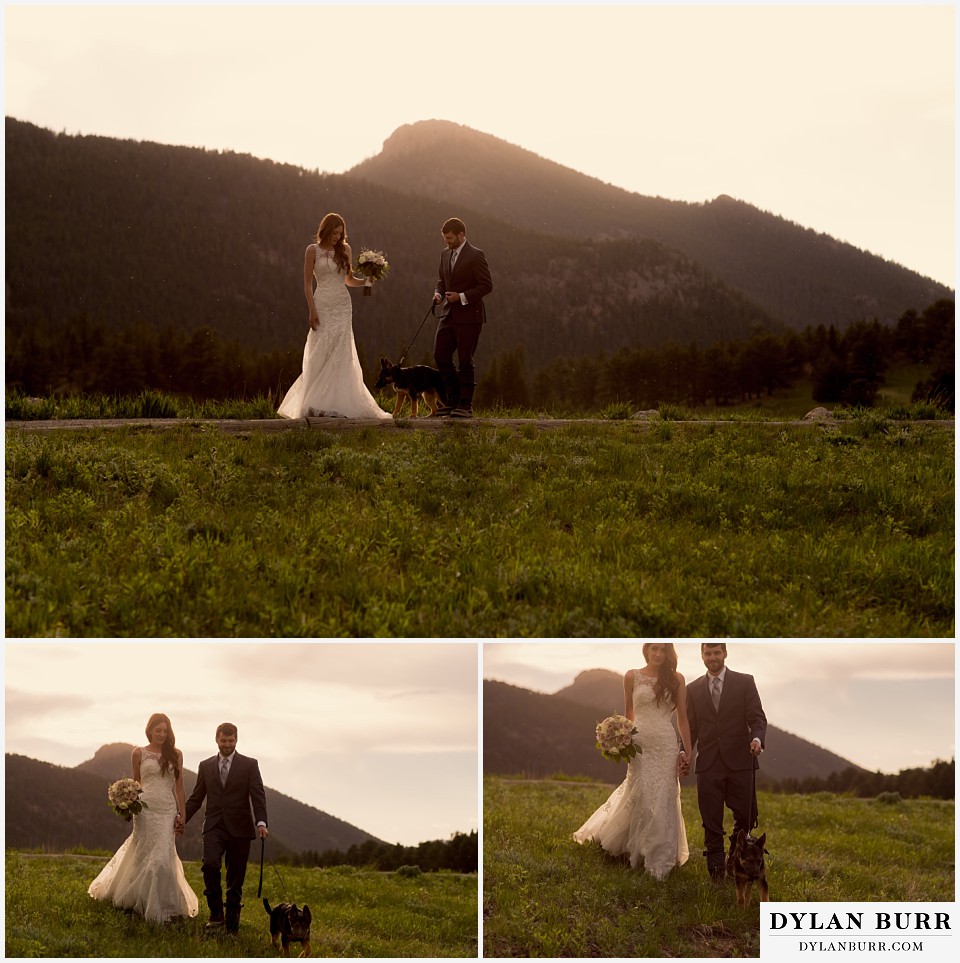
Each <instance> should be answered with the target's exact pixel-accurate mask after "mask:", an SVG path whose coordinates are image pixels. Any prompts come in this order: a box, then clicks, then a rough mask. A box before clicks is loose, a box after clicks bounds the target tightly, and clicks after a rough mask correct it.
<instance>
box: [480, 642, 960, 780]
mask: <svg viewBox="0 0 960 963" xmlns="http://www.w3.org/2000/svg"><path fill="white" fill-rule="evenodd" d="M641 644H642V643H640V642H636V643H617V642H611V643H582V642H533V643H513V642H505V643H498V642H488V643H485V644H484V653H483V677H484V678H485V679H499V680H500V681H501V682H509V683H511V684H513V685H518V686H521V687H523V688H525V689H533V690H535V691H537V692H548V693H553V692H557V691H558V690H559V689H562V688H564V687H565V686H568V685H570V683H571V682H573V680H574V678H575V677H576V675H577V674H578V673H579V672H581V671H583V670H584V669H610V670H611V671H614V672H616V673H618V674H623V673H624V672H625V671H626V670H627V669H634V668H640V667H641V666H643V664H644V663H643V656H642V654H641ZM675 644H676V648H677V661H678V666H677V667H678V670H679V671H680V672H681V673H682V674H683V676H684V677H685V678H686V679H687V681H688V682H689V681H690V680H692V679H694V678H696V676H697V675H702V674H703V673H704V672H706V669H705V668H704V665H703V662H702V661H701V660H700V643H699V642H678V643H675ZM955 649H956V643H954V642H931V643H927V642H883V641H877V642H744V641H736V640H733V641H731V642H728V643H727V652H728V656H727V665H728V666H729V667H730V668H731V669H736V670H737V671H740V672H749V673H750V674H751V675H753V676H754V678H755V679H756V681H757V689H758V691H759V693H760V698H761V700H762V702H763V707H764V711H765V712H766V716H767V722H768V723H769V724H771V725H774V726H777V727H778V728H780V729H786V730H787V731H788V732H792V733H794V734H795V735H798V736H801V737H803V738H804V739H807V740H809V741H810V742H813V743H816V744H817V745H818V746H822V747H823V748H825V749H829V750H831V751H832V752H835V753H837V754H839V755H841V756H843V757H844V758H845V759H849V760H850V761H851V762H854V763H856V764H857V765H860V766H863V767H865V768H867V769H872V770H877V769H879V770H881V771H883V772H899V771H900V770H901V769H908V768H911V767H914V766H920V767H925V766H929V765H930V763H931V762H932V761H933V760H934V759H938V758H939V759H952V758H953V757H954V754H955V752H956V742H955V736H956V721H955V720H956V717H955V714H954V703H955V672H954V668H955V666H954V658H955ZM611 711H618V712H622V711H623V707H622V706H620V705H618V706H611Z"/></svg>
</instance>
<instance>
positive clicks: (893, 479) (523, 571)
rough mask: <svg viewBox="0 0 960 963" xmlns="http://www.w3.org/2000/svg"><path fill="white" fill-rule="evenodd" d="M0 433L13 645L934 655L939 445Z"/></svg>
mask: <svg viewBox="0 0 960 963" xmlns="http://www.w3.org/2000/svg"><path fill="white" fill-rule="evenodd" d="M432 427H433V430H416V429H414V428H413V427H411V425H410V422H402V421H401V422H398V423H397V425H396V427H394V426H393V425H392V424H391V425H387V426H384V427H382V428H381V427H380V426H371V427H362V428H355V429H352V430H349V431H339V432H331V431H325V430H319V429H316V428H313V429H308V430H288V431H282V432H273V431H271V432H258V431H251V432H249V433H246V434H226V433H223V432H221V431H218V430H216V429H215V428H212V427H208V426H203V425H197V424H187V423H184V424H175V425H172V426H171V427H169V428H166V429H164V430H162V431H155V430H150V429H148V428H138V427H130V428H126V427H125V428H118V429H97V428H90V429H87V428H83V429H69V430H67V429H64V430H53V431H44V432H39V431H38V432H32V431H23V430H18V429H15V428H8V429H7V432H6V633H7V635H8V636H17V637H24V636H26V637H33V636H87V637H91V636H182V637H221V636H222V637H249V636H257V637H260V636H267V637H331V636H359V637H414V636H416V637H463V636H468V637H484V636H486V637H490V636H492V637H498V636H499V637H505V636H513V637H546V636H558V637H635V636H659V637H678V636H679V637H682V636H694V637H696V636H713V637H716V636H740V637H770V636H774V637H776V636H793V637H807V636H810V637H818V636H829V637H843V636H853V637H871V636H873V637H878V636H879V637H904V636H939V637H952V635H953V631H954V628H953V626H954V619H953V611H954V569H953V558H954V542H953V520H954V499H953V486H954V442H953V430H952V426H950V425H942V424H940V425H937V424H932V423H928V424H917V423H908V422H900V421H896V420H892V419H888V418H886V417H884V416H881V415H878V414H876V413H864V414H861V415H859V416H856V417H850V418H847V419H845V420H843V421H841V422H839V423H837V424H834V425H828V426H816V427H811V426H785V425H774V424H771V423H768V422H764V421H759V420H743V421H740V422H735V423H731V424H723V425H710V424H698V423H696V422H688V421H682V420H677V421H668V420H660V421H658V422H654V423H652V424H642V423H638V422H636V421H617V420H611V421H605V422H565V423H563V424H561V425H557V426H552V427H549V428H543V427H538V426H537V425H536V424H534V423H529V424H522V423H511V424H496V423H490V422H486V423H485V422H483V421H482V420H481V421H477V422H472V423H467V424H444V425H443V426H439V427H438V426H432Z"/></svg>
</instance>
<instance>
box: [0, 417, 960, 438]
mask: <svg viewBox="0 0 960 963" xmlns="http://www.w3.org/2000/svg"><path fill="white" fill-rule="evenodd" d="M644 414H646V413H644ZM659 423H660V419H659V418H658V417H657V416H656V415H655V413H654V415H653V416H651V417H634V418H629V419H624V420H623V421H614V420H611V419H609V418H473V419H471V420H469V421H466V420H460V419H458V420H456V421H453V420H451V419H450V418H401V419H397V420H390V421H371V420H370V419H367V418H293V419H289V418H263V419H226V418H222V419H214V418H209V419H204V418H70V419H60V420H53V419H50V420H46V421H7V422H6V427H7V428H8V429H12V430H16V431H39V432H44V431H61V430H64V429H73V430H77V429H90V428H151V429H164V428H166V429H169V428H185V427H186V428H215V429H218V430H220V431H223V432H226V433H228V434H235V435H236V434H245V433H248V432H251V431H293V430H300V431H303V430H320V431H353V430H357V429H359V428H375V429H376V430H377V431H410V430H411V429H419V430H423V431H449V430H451V429H457V428H469V427H470V426H480V425H484V426H493V427H498V428H513V429H518V428H521V427H534V428H538V429H541V430H543V429H550V428H568V427H570V426H571V425H612V424H625V425H630V426H632V427H637V428H646V429H649V428H651V427H653V426H654V425H656V424H659ZM663 423H664V424H669V425H674V426H680V425H716V426H732V425H740V426H744V425H763V426H764V427H769V428H787V427H792V428H803V427H808V428H809V427H817V426H818V425H831V426H837V427H839V426H841V425H844V424H852V422H850V421H846V420H841V419H837V418H832V417H816V418H811V417H810V416H809V415H808V416H807V417H806V418H802V419H795V420H783V421H779V420H767V419H763V420H759V419H758V420H757V421H747V420H738V421H731V420H729V419H726V420H720V419H709V418H705V419H696V420H693V419H691V420H685V421H666V422H663ZM896 424H911V425H928V426H930V427H934V428H949V429H950V430H951V431H952V430H953V427H954V422H953V421H952V420H950V421H911V422H907V421H904V422H896Z"/></svg>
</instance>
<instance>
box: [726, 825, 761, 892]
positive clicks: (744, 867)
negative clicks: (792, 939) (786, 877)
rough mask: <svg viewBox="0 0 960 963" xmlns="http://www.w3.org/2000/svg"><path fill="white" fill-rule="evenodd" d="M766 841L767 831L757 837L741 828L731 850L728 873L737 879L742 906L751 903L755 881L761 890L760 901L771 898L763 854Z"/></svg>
mask: <svg viewBox="0 0 960 963" xmlns="http://www.w3.org/2000/svg"><path fill="white" fill-rule="evenodd" d="M766 841H767V834H766V833H764V834H763V835H762V836H761V837H760V838H759V839H757V838H756V837H755V836H751V835H749V834H748V833H747V832H745V831H744V830H742V829H741V830H740V831H739V832H738V833H737V838H736V839H735V840H734V843H733V849H731V850H730V857H729V859H728V860H727V875H728V876H732V877H733V878H734V880H735V881H736V884H737V906H739V907H741V908H743V907H745V906H749V905H750V893H751V891H752V889H753V884H754V883H756V884H757V887H758V889H759V890H760V902H761V903H766V902H768V901H769V899H770V891H769V888H768V886H767V870H766V866H765V865H764V862H763V854H764V853H765V852H766V849H764V848H763V846H764V843H765V842H766Z"/></svg>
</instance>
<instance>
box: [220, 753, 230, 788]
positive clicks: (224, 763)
mask: <svg viewBox="0 0 960 963" xmlns="http://www.w3.org/2000/svg"><path fill="white" fill-rule="evenodd" d="M229 771H230V760H229V759H228V758H227V757H226V756H224V757H223V758H222V759H221V760H220V785H221V786H225V785H226V784H227V773H228V772H229Z"/></svg>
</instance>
